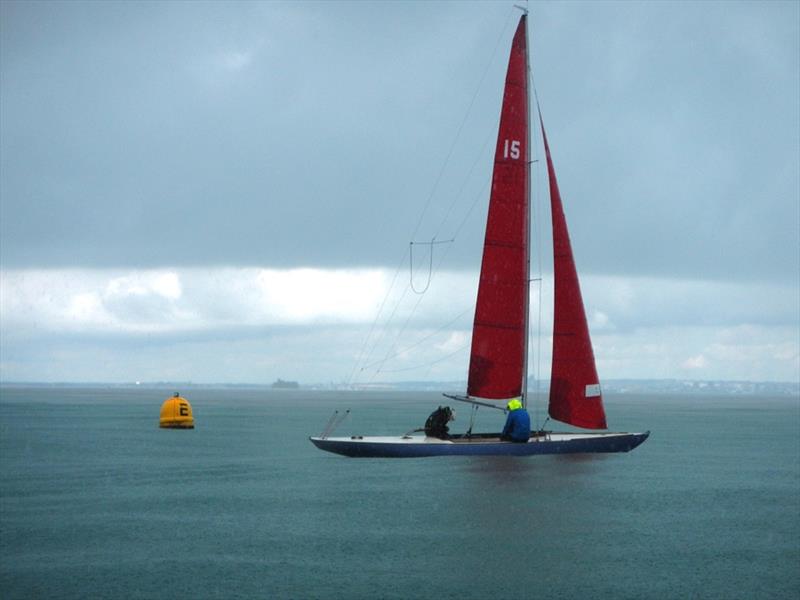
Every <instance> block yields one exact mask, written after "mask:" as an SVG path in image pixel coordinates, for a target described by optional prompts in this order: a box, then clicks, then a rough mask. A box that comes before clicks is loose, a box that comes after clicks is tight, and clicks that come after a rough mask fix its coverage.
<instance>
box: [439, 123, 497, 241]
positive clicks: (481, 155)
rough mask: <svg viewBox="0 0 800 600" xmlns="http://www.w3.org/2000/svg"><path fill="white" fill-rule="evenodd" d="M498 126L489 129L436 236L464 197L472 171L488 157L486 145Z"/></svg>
mask: <svg viewBox="0 0 800 600" xmlns="http://www.w3.org/2000/svg"><path fill="white" fill-rule="evenodd" d="M498 127H499V123H497V122H496V123H495V124H494V127H493V128H492V129H491V130H490V131H489V135H487V136H486V139H485V140H484V141H483V145H482V146H481V149H480V151H479V152H478V156H477V158H475V162H473V163H472V166H471V167H470V169H469V171H468V172H467V175H466V176H465V177H464V181H463V183H462V184H461V189H459V190H458V193H457V194H455V196H454V197H453V201H452V202H451V203H450V206H449V207H448V208H447V212H446V213H445V215H444V218H443V219H442V223H441V225H439V228H438V229H437V230H436V233H435V234H434V236H433V237H434V238H436V237H437V236H438V235H439V232H441V230H442V228H443V227H444V225H445V223H447V219H449V218H450V213H452V212H453V208H454V207H455V205H456V203H457V202H458V200H459V199H460V198H461V197H462V194H463V193H464V188H466V187H467V182H468V181H469V178H470V177H471V176H472V173H473V172H474V171H475V168H476V167H477V166H478V164H480V163H482V162H483V160H484V159H485V158H486V157H485V156H484V152H485V151H486V147H487V146H488V145H489V142H490V141H491V139H492V137H494V136H495V135H496V133H495V132H496V131H497V128H498ZM453 237H454V238H455V236H453Z"/></svg>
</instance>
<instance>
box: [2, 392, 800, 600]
mask: <svg viewBox="0 0 800 600" xmlns="http://www.w3.org/2000/svg"><path fill="white" fill-rule="evenodd" d="M173 391H175V390H172V389H169V390H166V389H165V390H155V391H154V390H148V389H141V388H136V389H108V390H102V389H58V388H47V389H45V388H42V389H13V388H8V387H5V388H2V389H0V596H2V597H3V598H91V597H95V598H170V599H171V598H252V597H260V598H459V599H465V598H481V599H489V598H539V597H557V598H613V599H622V598H659V599H661V598H663V599H668V598H720V599H726V600H727V599H732V598H747V599H750V598H787V599H788V598H798V596H800V403H798V399H797V398H772V397H707V396H674V397H670V396H655V395H652V396H642V397H634V396H611V397H608V398H607V401H606V408H607V412H608V417H609V423H611V424H612V428H613V429H615V430H622V431H625V430H627V431H641V430H646V429H651V430H652V431H653V433H652V436H651V438H650V439H649V440H648V441H647V442H646V443H645V444H644V445H643V446H641V447H640V448H638V449H637V450H635V451H634V452H632V453H630V454H619V455H607V456H582V457H529V458H510V457H502V458H499V457H498V458H492V457H474V458H471V457H461V458H459V457H452V458H422V459H402V460H398V459H394V460H393V459H380V460H379V459H349V458H344V457H340V456H335V455H332V454H326V453H323V452H321V451H319V450H317V449H316V448H314V447H313V446H312V445H311V443H310V442H309V441H308V439H307V437H308V436H309V435H314V434H317V433H319V432H320V431H321V430H322V428H323V426H324V425H325V422H326V421H327V420H328V417H329V416H330V414H331V413H332V412H333V410H334V409H335V408H339V409H344V408H350V409H352V411H353V412H352V416H351V418H349V419H348V420H347V421H346V422H345V423H344V424H343V425H342V426H341V428H340V430H339V431H338V433H341V434H371V435H377V434H399V433H403V432H405V431H406V430H409V429H412V428H414V427H418V426H420V425H421V424H422V423H423V422H424V420H425V417H426V416H427V415H428V413H430V412H431V410H433V409H434V408H436V406H437V405H438V404H439V403H441V400H442V398H441V396H439V395H437V394H428V393H405V394H401V393H391V394H389V393H383V394H367V393H335V392H305V391H286V392H281V393H279V392H275V391H263V390H230V389H225V390H211V389H202V390H200V389H198V390H191V391H189V390H184V396H186V397H187V398H188V399H189V401H190V402H191V404H192V408H193V410H194V415H195V421H196V424H197V428H196V429H195V430H193V431H176V430H160V429H159V428H158V426H157V424H158V414H159V408H160V406H161V403H162V401H163V400H164V399H165V398H167V397H168V396H170V395H171V394H172V392H173ZM457 409H458V410H459V416H458V419H457V421H456V427H454V430H458V431H462V430H463V429H465V428H466V421H467V420H468V414H469V411H468V410H467V409H465V408H464V407H457ZM484 413H485V414H484ZM502 419H503V417H502V415H501V414H500V413H499V412H495V411H489V410H486V409H482V411H481V413H480V416H479V420H480V423H479V425H480V426H479V427H476V430H477V429H482V430H488V429H492V430H497V429H498V428H499V427H500V425H501V422H502Z"/></svg>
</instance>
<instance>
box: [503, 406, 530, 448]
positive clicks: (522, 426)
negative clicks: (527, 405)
mask: <svg viewBox="0 0 800 600" xmlns="http://www.w3.org/2000/svg"><path fill="white" fill-rule="evenodd" d="M502 435H504V436H505V435H509V436H511V441H512V442H527V441H528V440H529V439H530V437H531V417H530V415H529V414H528V411H527V410H525V409H524V408H518V409H517V410H512V411H510V412H509V413H508V417H507V418H506V426H505V427H503V433H502Z"/></svg>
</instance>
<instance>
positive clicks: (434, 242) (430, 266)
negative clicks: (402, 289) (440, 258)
mask: <svg viewBox="0 0 800 600" xmlns="http://www.w3.org/2000/svg"><path fill="white" fill-rule="evenodd" d="M454 241H455V240H454V239H452V240H439V241H437V240H436V237H434V238H433V239H432V240H431V241H430V242H409V243H408V246H409V248H408V276H409V283H410V285H411V291H412V292H414V293H415V294H424V293H425V292H427V291H428V288H429V287H430V286H431V279H432V278H433V277H432V273H433V247H434V246H436V245H438V244H450V243H452V242H454ZM414 244H417V245H426V246H430V251H429V253H428V257H429V259H430V260H429V264H428V280H427V282H426V283H425V287H424V288H422V289H421V290H418V289H417V288H416V287H414Z"/></svg>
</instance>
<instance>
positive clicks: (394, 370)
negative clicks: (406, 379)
mask: <svg viewBox="0 0 800 600" xmlns="http://www.w3.org/2000/svg"><path fill="white" fill-rule="evenodd" d="M467 348H469V344H466V345H464V346H461V347H460V348H459V349H458V350H456V351H455V352H451V353H450V354H448V355H446V356H443V357H441V358H438V359H436V360H434V361H431V362H428V363H425V364H422V365H416V366H414V367H403V368H402V369H389V370H386V371H383V370H382V371H380V372H381V373H401V372H403V371H415V370H417V369H424V368H426V367H430V366H432V365H435V364H438V363H440V362H442V361H445V360H447V359H448V358H451V357H453V356H455V355H456V354H458V353H459V352H462V351H464V350H466V349H467Z"/></svg>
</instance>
